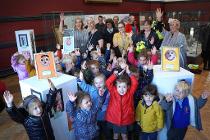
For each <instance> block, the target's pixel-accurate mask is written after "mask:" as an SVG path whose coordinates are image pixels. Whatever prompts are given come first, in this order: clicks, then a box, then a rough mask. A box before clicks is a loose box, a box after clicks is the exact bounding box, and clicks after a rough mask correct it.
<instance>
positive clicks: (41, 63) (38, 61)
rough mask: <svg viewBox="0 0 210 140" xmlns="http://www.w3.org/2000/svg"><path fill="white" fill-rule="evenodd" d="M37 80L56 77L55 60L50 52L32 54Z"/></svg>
mask: <svg viewBox="0 0 210 140" xmlns="http://www.w3.org/2000/svg"><path fill="white" fill-rule="evenodd" d="M34 58H35V65H36V74H37V76H38V79H47V78H52V77H57V73H56V68H55V60H54V55H53V53H52V52H44V53H36V54H34Z"/></svg>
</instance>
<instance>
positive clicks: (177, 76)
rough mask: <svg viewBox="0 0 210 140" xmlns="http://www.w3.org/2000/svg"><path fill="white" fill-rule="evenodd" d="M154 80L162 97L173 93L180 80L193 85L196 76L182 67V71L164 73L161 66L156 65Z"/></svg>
mask: <svg viewBox="0 0 210 140" xmlns="http://www.w3.org/2000/svg"><path fill="white" fill-rule="evenodd" d="M153 70H154V78H153V80H152V83H153V84H155V85H156V86H157V88H158V92H159V93H160V94H162V95H166V94H167V93H173V91H174V87H175V85H176V84H177V82H178V81H180V80H183V79H184V80H186V81H187V82H189V83H190V84H191V85H193V80H194V74H193V73H191V72H190V71H187V70H185V69H183V68H181V67H180V71H178V72H175V71H162V69H161V65H154V67H153Z"/></svg>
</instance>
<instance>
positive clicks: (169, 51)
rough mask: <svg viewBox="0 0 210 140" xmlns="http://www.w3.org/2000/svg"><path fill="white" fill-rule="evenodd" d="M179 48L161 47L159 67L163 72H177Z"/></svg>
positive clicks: (178, 67)
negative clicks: (160, 66)
mask: <svg viewBox="0 0 210 140" xmlns="http://www.w3.org/2000/svg"><path fill="white" fill-rule="evenodd" d="M179 51H180V50H179V48H178V47H168V46H164V47H162V53H161V59H162V61H161V65H162V70H163V71H179V70H180V64H179V53H180V52H179Z"/></svg>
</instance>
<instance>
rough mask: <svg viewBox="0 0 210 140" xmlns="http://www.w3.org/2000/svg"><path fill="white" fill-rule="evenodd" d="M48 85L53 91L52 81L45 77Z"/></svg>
mask: <svg viewBox="0 0 210 140" xmlns="http://www.w3.org/2000/svg"><path fill="white" fill-rule="evenodd" d="M47 81H48V83H49V86H50V88H51V90H53V91H55V85H54V84H53V82H52V81H51V80H50V79H47Z"/></svg>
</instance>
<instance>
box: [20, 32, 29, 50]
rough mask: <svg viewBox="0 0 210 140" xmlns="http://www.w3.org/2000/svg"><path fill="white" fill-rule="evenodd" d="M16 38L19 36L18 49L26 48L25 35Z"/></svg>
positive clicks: (26, 40) (26, 39)
mask: <svg viewBox="0 0 210 140" xmlns="http://www.w3.org/2000/svg"><path fill="white" fill-rule="evenodd" d="M18 36H19V43H20V47H28V38H27V34H19V35H18Z"/></svg>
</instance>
